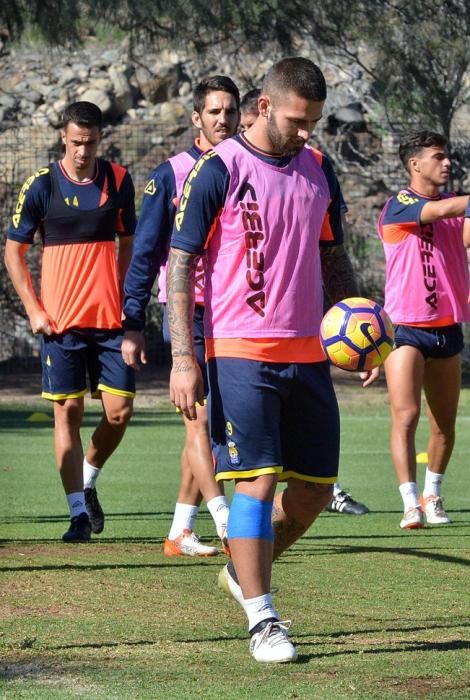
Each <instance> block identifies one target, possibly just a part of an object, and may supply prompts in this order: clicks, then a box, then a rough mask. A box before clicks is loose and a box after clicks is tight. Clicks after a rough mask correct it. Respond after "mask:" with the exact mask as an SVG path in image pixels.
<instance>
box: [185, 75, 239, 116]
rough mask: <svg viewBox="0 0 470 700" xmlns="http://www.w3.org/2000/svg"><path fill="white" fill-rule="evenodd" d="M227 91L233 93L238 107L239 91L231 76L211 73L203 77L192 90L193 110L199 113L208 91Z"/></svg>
mask: <svg viewBox="0 0 470 700" xmlns="http://www.w3.org/2000/svg"><path fill="white" fill-rule="evenodd" d="M219 91H220V92H228V93H229V94H230V95H233V96H234V98H235V102H236V103H237V109H240V91H239V89H238V88H237V86H236V85H235V83H234V82H233V80H232V79H231V78H228V77H227V76H226V75H213V76H211V77H210V78H205V79H204V80H201V82H200V83H199V84H198V85H196V87H195V88H194V92H193V101H194V111H195V112H197V113H198V114H201V112H202V110H203V109H204V105H205V102H206V95H208V94H209V93H210V92H219Z"/></svg>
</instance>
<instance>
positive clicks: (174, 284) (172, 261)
mask: <svg viewBox="0 0 470 700" xmlns="http://www.w3.org/2000/svg"><path fill="white" fill-rule="evenodd" d="M197 259H198V256H197V255H193V254H191V253H185V252H184V251H183V250H178V249H176V248H171V249H170V255H169V257H168V272H167V305H166V308H167V314H168V326H169V328H170V335H171V353H172V355H173V357H174V358H176V357H178V358H181V357H183V356H188V355H193V354H194V346H193V314H194V271H195V267H196V261H197ZM173 368H174V369H175V370H177V371H181V372H184V371H187V370H188V369H189V366H188V365H187V363H186V364H185V362H184V361H183V360H179V361H178V362H175V365H174V367H173Z"/></svg>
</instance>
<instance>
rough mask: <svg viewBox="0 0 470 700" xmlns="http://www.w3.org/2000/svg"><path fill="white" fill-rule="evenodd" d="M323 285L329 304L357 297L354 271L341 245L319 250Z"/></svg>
mask: <svg viewBox="0 0 470 700" xmlns="http://www.w3.org/2000/svg"><path fill="white" fill-rule="evenodd" d="M320 257H321V267H322V276H323V285H324V287H325V292H326V294H327V296H328V299H329V301H330V302H331V304H336V302H337V301H340V300H341V299H345V298H346V297H357V296H359V288H358V285H357V281H356V277H355V275H354V270H353V267H352V264H351V260H350V258H349V255H348V253H347V252H346V249H345V247H344V246H343V245H339V246H332V247H321V248H320Z"/></svg>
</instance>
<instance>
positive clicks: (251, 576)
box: [229, 474, 277, 598]
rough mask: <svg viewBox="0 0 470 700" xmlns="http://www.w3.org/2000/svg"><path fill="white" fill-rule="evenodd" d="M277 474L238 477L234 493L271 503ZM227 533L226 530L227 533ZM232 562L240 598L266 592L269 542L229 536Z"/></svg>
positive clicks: (269, 573)
mask: <svg viewBox="0 0 470 700" xmlns="http://www.w3.org/2000/svg"><path fill="white" fill-rule="evenodd" d="M276 483H277V477H276V476H274V475H271V474H267V475H265V476H259V477H256V478H255V479H250V480H243V481H241V480H239V481H237V484H236V487H235V493H239V494H245V495H246V496H250V497H251V498H255V499H257V500H258V501H265V502H272V500H273V497H274V491H275V489H276ZM229 535H230V533H229ZM229 541H230V552H231V556H232V562H233V565H234V567H235V570H236V572H237V577H238V582H239V585H240V587H241V589H242V592H243V597H244V598H254V597H256V596H260V595H263V594H265V593H269V591H270V588H271V565H272V557H273V543H272V541H269V540H266V539H261V538H254V537H251V538H239V537H236V538H230V540H229Z"/></svg>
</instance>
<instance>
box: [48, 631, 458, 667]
mask: <svg viewBox="0 0 470 700" xmlns="http://www.w3.org/2000/svg"><path fill="white" fill-rule="evenodd" d="M458 626H459V627H461V626H462V625H460V624H459V625H458ZM450 627H451V626H450V625H430V626H426V627H424V626H423V627H412V628H406V629H403V628H386V629H385V630H382V629H380V630H378V629H367V630H356V631H354V632H351V633H349V634H348V633H346V634H345V633H343V632H341V633H337V634H335V633H333V634H328V633H324V634H321V635H318V634H315V635H310V634H300V635H299V634H294V635H293V638H294V641H295V645H296V646H297V647H298V648H299V647H302V646H312V645H315V644H317V643H316V642H315V641H314V640H315V639H318V637H319V636H320V637H324V638H325V639H327V640H328V639H334V638H335V637H338V636H356V635H357V636H361V635H365V634H370V635H375V634H377V633H381V632H383V631H385V632H398V633H405V634H406V633H407V632H409V633H414V632H420V631H429V630H433V629H441V628H444V629H448V628H450ZM452 627H455V625H453V626H452ZM303 637H310V638H311V641H299V640H301V639H302V638H303ZM245 639H246V636H245V634H230V635H224V636H222V637H221V636H217V637H204V638H201V637H197V638H196V637H193V638H191V639H174V640H172V641H173V643H176V644H178V643H179V644H214V643H216V642H222V643H223V642H238V641H244V640H245ZM159 643H160V639H155V640H151V639H138V640H123V641H116V642H114V641H113V642H87V643H73V644H60V645H57V646H49V647H48V650H49V651H65V650H70V649H115V648H119V647H139V646H153V645H155V644H159ZM335 643H336V644H338V645H339V644H341V642H335ZM467 649H470V640H466V639H451V640H448V641H445V642H439V641H436V642H429V641H426V642H408V641H406V640H404V641H403V642H400V643H395V645H394V646H386V645H385V644H384V645H383V646H380V647H377V646H376V645H374V647H372V648H364V647H363V646H362V645H361V647H360V648H357V649H351V648H348V649H344V650H341V651H331V652H319V653H312V654H299V657H298V659H297V662H298V663H299V662H300V663H308V662H309V661H312V660H313V659H320V658H330V657H335V656H349V655H356V654H360V655H362V654H389V653H404V652H410V651H440V652H445V651H460V650H467Z"/></svg>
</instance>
